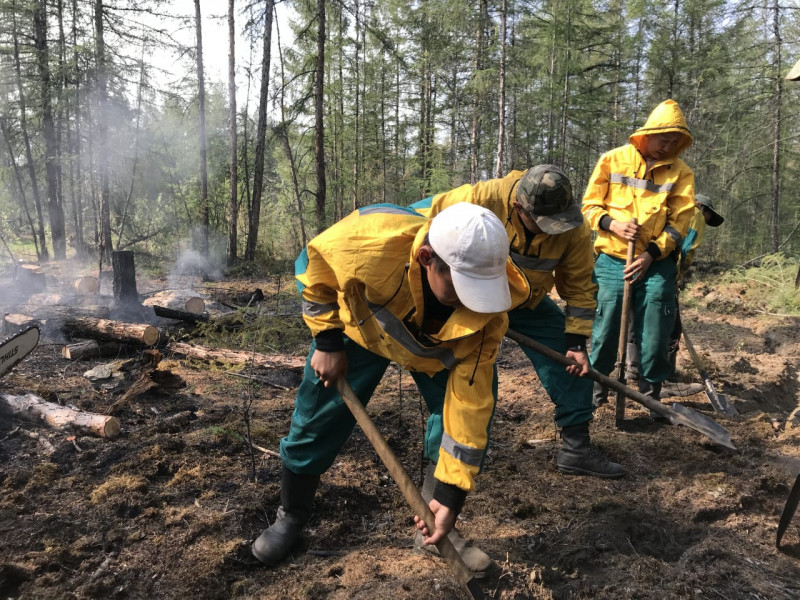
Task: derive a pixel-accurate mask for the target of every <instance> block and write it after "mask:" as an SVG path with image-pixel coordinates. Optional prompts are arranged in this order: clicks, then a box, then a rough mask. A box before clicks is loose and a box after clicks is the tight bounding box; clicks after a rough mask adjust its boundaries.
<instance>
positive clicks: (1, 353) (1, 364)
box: [0, 325, 39, 377]
mask: <svg viewBox="0 0 800 600" xmlns="http://www.w3.org/2000/svg"><path fill="white" fill-rule="evenodd" d="M38 343H39V328H38V327H37V326H36V325H30V326H29V327H27V328H26V329H23V330H22V331H19V332H17V333H15V334H14V335H12V336H9V337H7V338H6V339H4V340H3V341H2V342H0V377H2V376H3V375H5V374H6V373H7V372H8V371H9V370H10V369H11V368H12V367H13V366H15V365H16V364H17V363H19V362H20V361H21V360H22V359H23V358H25V357H26V356H28V354H30V353H31V352H32V351H33V349H34V348H36V344H38Z"/></svg>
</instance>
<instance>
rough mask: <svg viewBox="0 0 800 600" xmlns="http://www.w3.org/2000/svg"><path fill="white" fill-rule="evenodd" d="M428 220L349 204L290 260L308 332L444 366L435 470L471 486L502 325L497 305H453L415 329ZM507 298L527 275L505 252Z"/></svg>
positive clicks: (413, 363) (425, 367)
mask: <svg viewBox="0 0 800 600" xmlns="http://www.w3.org/2000/svg"><path fill="white" fill-rule="evenodd" d="M429 227H430V220H428V219H426V218H425V217H424V216H422V215H420V214H418V213H416V212H415V211H413V210H411V209H409V208H402V207H399V206H394V205H389V204H383V205H376V206H368V207H364V208H361V209H359V210H357V211H354V212H353V213H351V214H350V215H349V216H347V217H345V218H344V219H342V220H341V221H339V222H338V223H336V224H335V225H333V226H332V227H330V228H328V229H327V230H325V231H324V232H322V233H321V234H320V235H318V236H317V237H315V238H314V239H312V240H311V241H310V242H309V243H308V246H307V247H306V249H305V250H304V251H303V252H302V253H301V255H300V256H299V257H298V259H297V261H296V263H295V276H296V280H297V286H298V289H299V291H300V293H301V295H302V298H303V318H304V320H305V322H306V324H307V325H308V327H309V328H310V329H311V332H312V334H313V335H314V336H316V335H318V334H319V333H320V332H322V331H325V330H329V329H340V330H343V331H344V333H345V334H346V335H347V336H348V337H349V338H350V339H351V340H353V341H355V342H356V343H358V344H359V345H361V346H363V347H364V348H366V349H367V350H370V351H371V352H374V353H375V354H379V355H381V356H384V357H386V358H389V359H391V360H393V361H395V362H396V363H398V364H399V365H401V366H402V367H403V368H405V369H407V370H410V371H418V372H422V373H427V374H428V375H433V374H434V373H437V372H439V371H442V370H443V369H449V370H450V376H449V378H448V383H447V391H446V393H445V398H444V409H443V421H444V435H443V438H442V446H441V451H440V454H439V456H440V458H439V464H438V466H437V470H436V478H437V479H439V480H440V481H442V482H444V483H450V484H454V485H456V486H458V487H459V488H461V489H464V490H467V491H469V490H472V489H473V488H474V481H473V480H474V477H475V475H477V473H478V471H479V469H480V464H481V459H482V456H483V453H484V451H485V449H486V445H487V442H488V427H489V423H490V420H491V417H492V411H493V408H494V395H493V393H492V378H493V370H492V367H493V364H494V361H495V359H496V357H497V351H498V348H499V345H500V341H501V340H502V339H503V335H504V334H505V331H506V329H507V327H508V317H507V316H506V315H505V313H496V314H479V313H475V312H472V311H471V310H469V309H467V308H465V307H463V306H462V307H458V308H456V309H455V310H454V311H453V313H452V315H451V316H450V318H449V319H448V320H447V321H446V322H445V323H444V324H443V325H442V327H441V328H440V329H439V331H437V332H435V333H430V334H423V333H421V331H422V323H423V319H424V317H425V315H424V306H425V303H424V300H423V288H422V273H421V266H420V265H419V263H418V262H417V254H418V252H419V248H420V246H422V242H423V241H424V238H425V234H426V233H427V231H428V229H429ZM506 271H507V273H508V276H509V281H510V282H511V283H512V299H513V297H514V294H515V290H516V295H517V298H518V300H519V297H520V296H519V295H520V294H523V293H524V296H525V298H527V295H528V293H527V289H528V288H527V282H526V281H525V278H524V276H523V275H522V273H520V272H519V270H518V269H516V268H515V267H514V265H513V263H511V261H510V260H509V261H508V264H507V268H506Z"/></svg>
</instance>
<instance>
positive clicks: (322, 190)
mask: <svg viewBox="0 0 800 600" xmlns="http://www.w3.org/2000/svg"><path fill="white" fill-rule="evenodd" d="M357 15H358V9H356V18H358V16H357ZM356 55H358V49H356ZM324 75H325V0H317V64H316V72H315V74H314V158H315V161H316V173H317V195H316V209H317V210H316V212H317V233H322V231H323V230H324V229H325V203H326V198H325V195H326V183H325V127H324V121H323V117H324V114H323V113H324V111H323V106H324V104H323V100H324V98H325V90H324V86H323V82H324ZM357 99H358V84H356V101H357ZM357 118H358V117H357V116H356V119H357ZM357 143H358V131H356V144H357ZM353 164H354V167H353V169H354V170H355V171H354V173H355V175H356V176H357V175H358V158H357V157H356V161H355V162H354V163H353ZM353 185H354V187H353V190H354V192H353V193H354V194H355V193H356V187H355V186H356V182H355V181H354V182H353ZM356 202H357V200H356V199H355V197H354V203H356ZM355 208H356V207H355V206H354V209H355Z"/></svg>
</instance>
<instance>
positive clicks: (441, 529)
mask: <svg viewBox="0 0 800 600" xmlns="http://www.w3.org/2000/svg"><path fill="white" fill-rule="evenodd" d="M428 506H429V507H430V509H431V512H432V513H433V516H434V527H435V528H436V532H435V533H434V534H433V535H431V530H430V529H429V528H428V524H427V523H425V521H423V520H422V519H421V518H420V516H419V515H414V523H416V527H417V529H418V530H419V532H420V533H421V534H422V535H423V536H425V539H424V540H423V541H424V543H425V544H426V545H428V544H436V543H437V542H438V541H439V540H441V539H442V538H443V537H444V536H446V535H447V534H448V533H450V532H451V531H452V530H453V526H454V525H455V524H456V518H457V517H458V512H456V511H455V510H454V509H452V508H448V507H446V506H445V505H443V504H439V502H437V501H436V500H435V499H434V500H431V501H430V503H429V504H428Z"/></svg>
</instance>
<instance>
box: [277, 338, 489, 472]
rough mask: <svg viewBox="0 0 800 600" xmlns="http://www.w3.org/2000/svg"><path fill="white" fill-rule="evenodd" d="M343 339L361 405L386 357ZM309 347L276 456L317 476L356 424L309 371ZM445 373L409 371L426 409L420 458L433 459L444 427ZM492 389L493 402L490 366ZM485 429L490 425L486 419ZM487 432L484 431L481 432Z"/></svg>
mask: <svg viewBox="0 0 800 600" xmlns="http://www.w3.org/2000/svg"><path fill="white" fill-rule="evenodd" d="M344 343H345V352H346V353H347V364H348V368H347V381H348V383H349V384H350V386H351V387H352V388H353V391H354V392H355V394H356V396H358V398H359V399H360V400H361V402H362V403H363V404H364V405H365V406H366V404H367V403H368V402H369V399H370V398H371V397H372V394H373V392H374V391H375V388H376V387H378V384H379V383H380V381H381V378H382V377H383V374H384V372H385V371H386V368H387V367H388V366H389V360H388V359H386V358H384V357H382V356H379V355H377V354H375V353H373V352H370V351H369V350H366V349H365V348H362V347H361V346H359V345H358V344H356V343H355V342H354V341H352V340H351V339H349V338H347V337H345V338H344ZM315 350H316V344H315V343H312V344H311V350H310V352H309V353H308V358H307V359H306V366H305V369H304V370H303V381H302V382H301V383H300V387H299V388H298V389H297V396H296V398H295V401H294V407H295V408H294V413H293V414H292V422H291V425H290V428H289V434H288V435H287V436H286V437H285V438H283V439H282V440H281V459H282V460H283V463H284V465H286V466H287V467H288V468H289V469H290V470H291V471H292V472H294V473H297V474H298V475H321V474H322V473H324V472H325V471H327V470H328V468H330V466H331V465H332V464H333V461H334V460H335V459H336V455H337V454H338V453H339V451H340V450H341V448H342V446H343V445H344V443H345V442H346V441H347V438H349V437H350V434H351V433H352V432H353V427H354V426H355V423H356V421H355V418H354V417H353V415H352V414H351V413H350V409H349V408H347V405H346V404H345V403H344V400H342V397H341V396H340V395H339V392H338V391H336V388H335V387H327V388H326V387H325V386H324V385H322V383H321V382H320V380H319V378H318V377H317V376H316V375H315V374H314V369H312V368H311V356H312V355H313V354H314V352H315ZM449 375H450V371H448V370H442V371H439V372H438V373H436V375H434V376H433V377H430V376H428V375H426V374H425V373H417V372H413V371H412V372H411V376H412V377H413V379H414V382H415V383H416V384H417V388H418V389H419V392H420V394H421V395H422V397H423V399H424V400H425V404H426V405H427V406H428V410H429V411H430V416H429V417H428V421H427V423H426V427H425V439H424V446H423V449H424V452H425V456H426V458H428V459H429V460H430V461H431V462H433V463H436V462H438V461H439V446H440V445H441V442H442V433H443V431H444V425H443V422H442V409H443V407H444V397H445V391H446V389H447V379H448V377H449ZM492 392H493V394H494V398H495V403H496V402H497V370H496V369H495V376H494V381H493V384H492ZM488 427H489V428H490V427H491V420H490V422H489V426H488ZM488 434H489V431H488V430H487V436H488Z"/></svg>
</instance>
